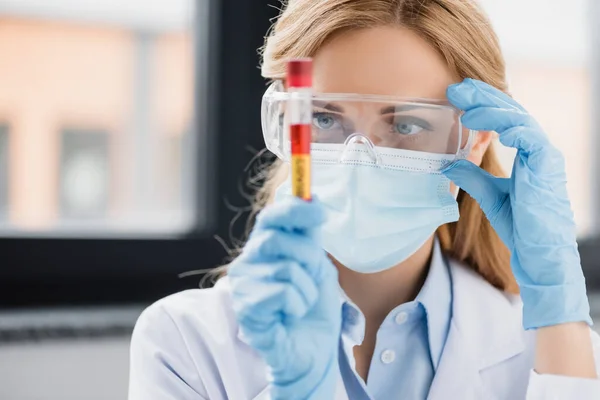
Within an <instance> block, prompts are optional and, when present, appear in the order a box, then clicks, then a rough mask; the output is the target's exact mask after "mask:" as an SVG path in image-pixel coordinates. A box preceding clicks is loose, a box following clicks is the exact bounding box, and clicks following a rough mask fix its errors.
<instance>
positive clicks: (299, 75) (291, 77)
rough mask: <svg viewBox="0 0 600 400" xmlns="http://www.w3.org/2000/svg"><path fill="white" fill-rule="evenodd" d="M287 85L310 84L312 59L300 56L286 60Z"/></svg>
mask: <svg viewBox="0 0 600 400" xmlns="http://www.w3.org/2000/svg"><path fill="white" fill-rule="evenodd" d="M287 85H288V87H297V88H303V87H311V86H312V59H310V58H301V59H296V60H290V61H288V63H287Z"/></svg>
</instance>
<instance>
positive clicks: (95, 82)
mask: <svg viewBox="0 0 600 400" xmlns="http://www.w3.org/2000/svg"><path fill="white" fill-rule="evenodd" d="M0 4H1V5H0V26H1V27H2V29H0V54H2V62H0V87H1V88H2V90H0V115H3V114H7V115H11V116H12V118H13V119H14V121H12V122H11V132H10V133H11V141H12V142H13V143H16V145H15V146H14V152H13V153H11V155H12V156H13V157H12V158H11V160H12V161H11V165H10V167H11V168H10V169H9V170H8V171H9V172H8V176H7V177H5V176H4V175H0V183H2V182H4V184H5V186H6V182H5V180H6V179H8V181H9V184H8V186H9V187H10V188H11V195H10V197H8V198H7V197H6V194H5V189H2V186H0V208H2V206H4V209H5V210H6V213H7V215H8V218H9V220H10V222H11V224H10V225H8V224H7V223H2V222H0V235H5V236H6V235H8V236H12V235H15V234H19V233H24V234H27V235H30V234H39V233H42V234H44V235H47V234H49V235H59V236H62V235H63V234H67V233H74V234H76V235H78V234H80V233H83V234H85V235H90V236H96V235H98V234H102V235H106V234H108V235H109V236H113V235H121V234H125V235H130V234H136V235H137V234H147V233H151V234H159V235H163V234H178V233H183V232H186V231H189V230H190V229H192V228H197V226H196V224H197V215H196V211H197V210H196V209H195V208H194V204H196V202H195V199H194V198H193V196H194V195H195V194H196V193H198V192H200V193H201V190H200V191H197V190H196V189H197V188H196V187H195V185H196V183H197V180H196V179H194V160H195V157H196V154H195V150H196V149H195V147H194V145H193V143H195V142H194V141H193V140H192V139H193V137H192V138H190V140H191V143H192V145H190V146H188V148H186V149H185V150H186V151H185V152H183V151H182V147H181V143H182V140H183V139H182V135H183V133H184V132H196V130H195V129H194V126H192V125H193V110H194V87H195V65H194V38H193V35H194V32H193V29H192V28H193V26H194V25H195V24H196V23H198V24H202V23H203V22H202V21H198V22H197V21H195V15H196V13H195V2H194V0H122V1H121V0H119V1H117V0H103V1H95V0H53V1H51V2H39V1H34V0H19V1H8V2H1V1H0ZM200 67H202V66H200ZM13 122H14V124H13ZM70 127H75V128H76V129H66V128H70ZM190 136H192V135H191V134H190ZM0 149H1V147H0ZM184 153H185V154H184ZM2 154H3V153H1V152H0V160H3V159H4V158H2V157H3V156H2ZM4 157H6V156H4ZM183 157H186V160H183ZM5 171H6V169H4V168H3V169H2V173H3V174H5V173H6V172H5ZM2 179H4V181H3V180H2ZM183 187H186V189H185V190H184V189H182V188H183ZM182 196H187V197H186V198H183V197H182ZM3 199H4V200H3ZM6 199H7V200H8V201H7V200H6ZM3 202H4V203H3Z"/></svg>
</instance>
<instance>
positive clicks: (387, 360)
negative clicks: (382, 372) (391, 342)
mask: <svg viewBox="0 0 600 400" xmlns="http://www.w3.org/2000/svg"><path fill="white" fill-rule="evenodd" d="M395 359H396V352H394V350H385V351H384V352H383V353H381V362H383V363H384V364H391V363H393V362H394V360H395Z"/></svg>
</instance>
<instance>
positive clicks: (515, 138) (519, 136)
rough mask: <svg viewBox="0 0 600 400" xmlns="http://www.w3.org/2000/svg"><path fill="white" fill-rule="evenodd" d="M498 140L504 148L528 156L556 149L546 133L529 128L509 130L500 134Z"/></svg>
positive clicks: (518, 127)
mask: <svg viewBox="0 0 600 400" xmlns="http://www.w3.org/2000/svg"><path fill="white" fill-rule="evenodd" d="M498 140H500V143H502V144H503V145H504V146H507V147H513V148H515V149H517V150H519V151H521V152H524V153H526V154H533V153H536V152H541V151H544V150H546V151H551V150H553V149H554V147H553V146H552V144H551V143H550V141H549V139H548V137H547V136H546V135H545V134H544V132H542V131H541V130H539V129H537V128H532V127H528V126H517V127H514V128H510V129H507V130H505V131H504V132H502V133H500V134H499V137H498ZM557 151H558V150H557Z"/></svg>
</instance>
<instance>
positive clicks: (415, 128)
mask: <svg viewBox="0 0 600 400" xmlns="http://www.w3.org/2000/svg"><path fill="white" fill-rule="evenodd" d="M423 129H424V128H423V127H422V126H419V125H416V124H408V123H404V122H403V123H399V124H395V125H394V130H395V131H396V132H397V133H399V134H401V135H416V134H417V133H419V132H421V131H422V130H423Z"/></svg>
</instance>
